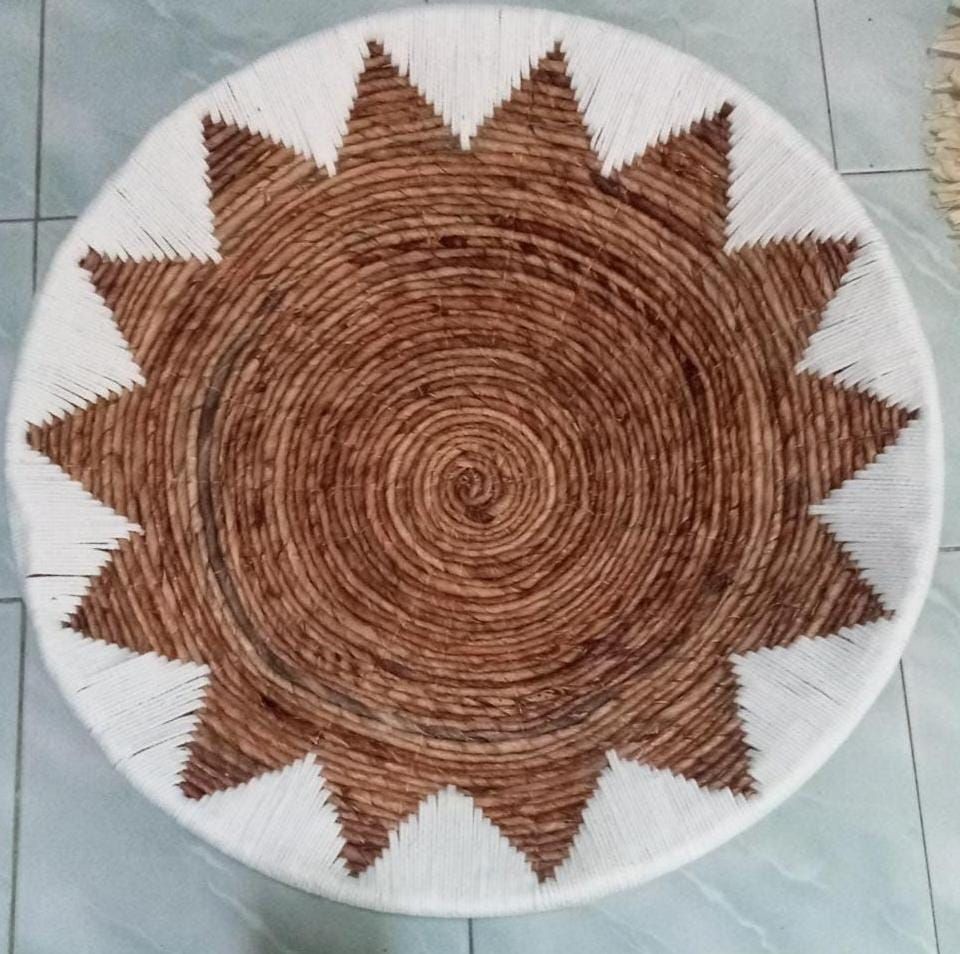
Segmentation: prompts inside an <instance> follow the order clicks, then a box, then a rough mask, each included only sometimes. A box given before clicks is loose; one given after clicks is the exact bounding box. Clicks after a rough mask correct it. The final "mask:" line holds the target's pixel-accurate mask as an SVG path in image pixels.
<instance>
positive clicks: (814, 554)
mask: <svg viewBox="0 0 960 954" xmlns="http://www.w3.org/2000/svg"><path fill="white" fill-rule="evenodd" d="M729 115H730V110H729V107H727V108H725V109H723V110H721V111H720V112H719V113H717V114H716V115H715V116H711V117H707V118H706V119H704V120H703V121H702V122H699V123H696V124H695V125H694V126H693V128H692V129H691V130H690V131H689V133H687V134H684V135H681V136H678V137H675V138H673V139H672V140H670V141H669V142H667V143H665V144H663V145H659V146H656V147H654V148H651V149H650V150H648V151H647V152H646V153H645V154H644V155H643V157H642V158H641V159H639V160H637V161H636V162H634V163H633V164H632V165H631V166H629V167H627V168H626V169H624V170H622V171H621V172H619V173H615V174H613V175H611V176H609V177H607V176H603V175H602V174H601V171H600V164H599V161H598V160H597V158H596V157H595V156H594V154H593V152H592V150H591V147H590V142H589V138H588V135H587V133H586V130H585V127H584V125H583V121H582V119H581V116H580V113H579V110H578V108H577V104H576V101H575V99H574V96H573V93H572V91H571V89H570V83H569V80H568V78H567V76H566V71H565V66H564V61H563V58H562V56H561V55H560V53H559V52H555V53H554V54H553V55H551V56H549V57H546V58H545V59H544V60H543V61H541V63H540V65H539V67H538V69H537V70H536V72H535V73H534V75H533V76H532V77H531V79H530V80H527V81H524V83H523V86H522V89H521V90H519V91H517V92H516V93H515V94H514V95H513V97H512V98H511V99H510V100H509V101H508V102H507V103H505V104H504V105H503V106H501V107H500V108H499V109H498V110H497V112H496V114H495V116H494V118H493V119H492V120H490V121H489V122H488V123H487V124H485V125H484V127H483V128H482V129H481V130H480V132H479V133H478V135H477V137H476V139H475V141H474V142H473V144H472V148H471V149H470V150H469V151H463V150H461V148H460V145H459V143H458V142H457V141H456V140H455V139H454V137H453V135H452V134H451V133H450V131H449V130H448V129H447V128H446V127H445V126H444V124H443V123H442V121H441V120H440V119H439V118H438V117H437V116H436V115H435V114H434V112H433V110H432V108H431V107H430V106H428V105H427V104H426V103H425V101H424V100H423V98H422V97H421V96H420V95H419V94H418V93H417V92H416V91H415V90H414V89H413V88H412V87H411V86H410V85H409V83H408V82H407V81H406V80H405V79H403V78H401V77H400V76H398V75H397V71H396V70H395V69H394V68H393V66H392V65H391V63H390V62H389V60H388V59H387V58H386V57H385V56H384V55H383V53H382V50H381V49H380V48H379V47H376V46H373V47H371V51H370V56H369V58H368V60H367V63H366V69H365V72H364V74H363V76H362V77H361V79H360V84H359V89H358V96H357V101H356V105H355V107H354V110H353V112H352V114H351V120H350V124H349V128H348V134H347V136H346V139H345V142H344V145H343V148H342V150H341V152H340V157H339V161H338V167H337V174H336V175H335V176H333V177H328V176H327V175H326V174H324V173H322V172H321V171H319V170H318V169H317V167H316V166H315V165H314V164H313V163H312V162H311V161H310V160H307V159H303V158H299V157H297V156H295V155H294V154H293V153H292V152H290V151H289V150H286V149H283V148H281V147H279V146H277V145H276V144H275V143H273V142H271V141H269V140H266V139H264V138H262V137H260V136H257V135H253V134H251V133H250V132H248V131H246V130H241V129H238V128H237V127H235V126H230V125H226V124H223V123H219V122H214V121H212V120H208V121H207V123H206V127H205V136H206V143H207V148H208V150H209V175H210V182H211V188H212V193H213V198H212V201H211V209H212V211H213V214H214V217H215V229H216V234H217V237H218V239H219V241H220V244H221V250H222V253H223V261H222V262H221V263H218V264H210V263H200V262H168V261H163V262H126V261H118V260H114V259H110V258H108V257H105V256H103V255H101V254H98V253H97V252H95V251H91V252H90V253H89V254H88V255H87V257H86V258H85V259H84V267H85V268H86V269H87V270H88V271H89V273H90V276H91V280H92V282H93V285H94V286H95V288H96V289H97V291H98V292H99V293H100V294H101V295H102V296H103V298H104V300H105V301H106V302H107V304H108V306H109V307H110V309H111V311H112V312H113V313H114V315H115V317H116V320H117V322H118V325H119V326H120V328H121V331H122V332H123V334H124V336H125V337H126V338H127V340H128V341H129V343H130V346H131V348H132V350H133V353H134V355H135V357H136V359H137V361H138V363H139V365H140V367H141V368H142V369H143V373H144V375H145V377H146V380H147V386H146V387H144V388H140V389H138V390H136V391H134V392H132V393H128V394H124V395H123V396H122V397H119V398H115V399H111V400H106V401H101V402H98V403H96V404H94V405H92V406H91V407H90V408H89V409H87V410H84V411H80V412H78V413H76V414H73V415H70V416H68V417H65V418H63V419H62V420H58V421H55V422H54V423H53V424H51V425H46V426H42V427H36V428H34V429H33V430H32V431H31V434H30V441H31V444H32V445H33V446H34V447H35V448H37V449H38V450H41V451H42V452H43V453H44V454H47V455H48V456H49V457H50V458H52V459H53V460H54V461H55V462H56V463H58V464H59V465H60V466H61V467H63V468H64V469H65V470H66V471H67V472H68V473H70V474H71V475H73V476H75V477H76V478H77V479H80V480H81V481H82V482H83V484H84V486H85V487H86V488H87V489H89V490H90V491H91V492H92V493H93V494H94V495H96V496H97V497H98V498H99V499H101V500H103V501H105V502H106V503H107V504H109V505H110V506H111V507H113V508H115V509H116V510H118V511H119V512H121V513H123V514H125V515H127V516H128V517H129V518H131V519H132V520H135V521H137V522H138V523H140V524H141V525H142V526H143V527H144V531H145V532H144V534H143V535H142V536H139V537H136V538H134V539H133V540H132V541H130V542H129V543H127V544H125V545H124V546H123V547H122V549H121V551H120V552H119V554H118V555H117V556H116V558H115V559H114V560H113V561H112V562H111V563H110V564H109V566H108V567H107V568H106V569H105V570H104V572H103V573H102V575H101V576H100V577H98V578H97V580H96V581H95V583H94V585H93V586H92V588H91V589H90V591H89V593H88V595H87V596H86V597H85V598H84V600H83V602H82V604H81V606H80V609H79V611H78V612H77V614H76V617H75V619H73V620H72V621H71V622H72V625H74V626H75V627H76V628H78V629H80V630H82V631H84V632H87V633H90V634H91V635H93V636H95V637H97V638H100V639H106V640H110V641H112V642H115V643H118V644H120V645H124V646H129V647H131V648H133V649H136V650H137V651H141V652H145V651H149V650H154V651H157V652H159V653H161V654H163V655H166V656H169V657H174V658H180V659H189V660H194V661H197V662H205V663H208V664H210V666H211V668H212V671H213V675H212V683H211V688H210V691H209V692H208V695H207V700H206V703H205V708H204V711H203V714H202V718H201V723H200V727H199V729H198V731H197V734H196V736H195V739H194V741H193V743H192V746H191V755H190V760H189V763H188V765H187V767H186V769H185V772H184V776H183V789H184V791H185V792H186V793H187V794H188V795H189V796H191V797H201V796H203V795H205V794H207V793H210V792H214V791H217V790H220V789H223V788H225V787H229V786H233V785H236V784H238V783H240V782H242V781H244V780H246V779H248V778H250V777H252V776H255V775H258V774H260V773H262V772H264V771H267V770H269V769H273V768H277V767H280V766H283V765H285V764H288V763H289V762H291V761H293V760H295V759H297V758H299V757H300V756H302V755H303V754H304V753H305V752H310V751H313V752H317V753H318V757H319V758H320V761H321V763H322V765H323V771H324V776H325V779H326V783H327V785H328V787H329V789H330V791H331V793H332V797H333V799H334V801H335V804H336V807H337V811H338V814H339V817H340V820H341V822H342V824H343V828H344V834H345V837H346V839H347V848H346V849H345V852H344V853H345V857H346V858H347V860H348V863H349V864H350V865H351V867H352V869H353V870H355V871H359V870H362V869H363V868H364V867H366V866H367V865H369V864H370V862H371V861H372V860H373V859H374V858H376V857H377V855H378V854H379V853H380V852H381V851H382V849H383V848H384V846H385V844H386V840H387V835H388V833H389V831H390V830H391V829H393V828H394V827H395V826H396V824H397V823H398V821H399V820H400V819H402V818H404V817H405V816H406V815H408V814H410V813H411V812H413V811H415V810H416V807H417V805H418V804H419V802H420V801H421V799H422V798H424V797H425V796H426V795H428V794H430V793H432V792H434V791H436V790H438V789H439V788H441V787H443V786H444V785H448V784H452V785H455V786H456V787H457V788H459V789H460V790H461V791H463V792H466V793H468V794H470V795H472V796H473V798H474V799H475V801H476V803H477V804H478V805H479V806H480V807H481V808H482V809H483V810H484V812H485V813H486V814H487V815H488V816H489V817H490V818H491V819H492V820H494V821H495V822H496V823H497V824H498V825H499V826H500V828H501V829H502V830H503V832H504V833H505V834H506V835H507V837H509V838H510V840H511V841H512V842H513V843H514V844H515V845H517V846H518V847H520V848H522V850H524V851H525V852H526V853H527V855H528V857H529V858H530V860H531V862H532V863H533V865H534V867H535V868H536V870H537V871H538V873H539V874H540V875H541V876H547V875H549V874H550V873H551V872H552V871H553V869H554V868H555V866H556V865H557V864H558V863H559V862H560V861H562V859H563V858H564V857H565V855H566V853H567V851H568V849H569V844H570V841H571V839H572V837H573V834H574V833H575V831H576V830H577V828H578V826H579V825H580V821H581V816H582V810H583V805H584V803H585V801H586V800H587V798H588V797H589V795H590V793H591V792H592V790H593V788H594V785H595V783H596V777H597V774H598V772H599V771H600V768H601V767H602V765H603V763H604V758H605V753H606V752H607V751H609V750H611V749H613V750H616V751H617V752H619V753H620V754H621V755H623V756H625V757H631V758H632V757H635V758H640V759H642V760H644V761H645V762H648V763H650V764H652V765H654V766H657V767H662V768H667V769H670V770H672V771H674V772H677V773H680V774H684V775H686V776H687V777H689V778H691V779H694V780H696V781H697V782H698V783H700V784H702V785H705V786H711V787H724V786H729V787H730V788H732V789H733V790H734V791H737V792H743V793H749V792H750V791H751V789H752V780H751V777H750V774H749V769H748V760H747V748H746V744H745V741H744V738H743V734H742V730H741V727H740V723H739V720H738V717H737V711H736V703H735V686H734V679H733V674H732V672H731V670H730V668H729V663H728V659H729V657H730V655H731V654H732V653H736V652H741V653H742V652H746V651H749V650H753V649H758V648H760V647H762V646H776V645H785V644H787V643H789V642H791V641H793V640H795V639H796V638H798V637H799V636H801V635H819V634H827V633H833V632H836V631H837V630H839V629H840V628H842V627H843V626H849V625H855V624H857V623H863V622H867V621H870V620H875V619H877V618H879V617H880V616H881V615H883V613H884V608H883V606H882V605H881V603H880V600H879V599H878V598H877V596H876V594H875V593H874V592H873V591H872V590H871V588H870V587H869V585H868V584H867V583H866V582H865V581H864V580H863V579H862V578H861V576H860V575H859V573H858V571H857V568H856V567H855V565H854V564H853V563H852V561H851V560H850V558H849V557H848V556H847V555H846V554H845V553H844V552H843V551H842V550H841V548H840V546H839V545H838V544H837V542H836V541H835V540H834V539H833V537H832V536H831V535H830V534H829V533H828V531H827V530H826V529H825V527H824V526H823V525H822V524H821V523H820V522H819V521H818V520H817V519H816V518H814V517H813V516H811V515H809V513H808V507H809V506H810V504H812V503H815V502H817V501H820V500H822V499H823V498H824V497H825V496H826V495H827V494H828V493H829V492H830V490H831V489H833V488H835V487H837V486H839V485H840V484H841V483H842V482H843V481H844V480H845V479H847V478H848V477H850V476H852V475H853V474H854V473H855V472H856V471H857V470H859V469H860V468H862V467H863V466H865V465H866V464H867V463H869V462H870V461H871V460H873V459H874V458H875V456H876V455H877V453H878V452H879V451H880V450H881V449H883V448H884V447H885V446H886V445H887V444H889V443H890V442H891V441H893V440H894V439H895V438H896V436H897V434H898V432H899V430H900V429H901V428H902V427H904V426H905V425H906V423H907V421H908V419H909V414H908V413H907V412H906V411H904V410H903V409H901V408H898V407H895V406H892V405H889V404H886V403H883V402H881V401H880V400H878V399H875V398H873V397H871V396H869V395H868V394H866V393H864V392H859V391H852V390H847V389H844V388H842V387H839V386H837V385H835V384H833V383H831V382H830V381H829V380H825V379H822V378H819V377H816V376H814V375H812V374H798V373H796V372H795V370H794V368H795V366H796V365H797V363H798V361H799V359H800V357H801V355H802V353H803V349H804V347H805V346H806V343H807V341H808V339H809V336H810V335H811V334H812V333H813V331H814V330H815V329H816V327H817V324H818V322H819V320H820V315H821V312H822V309H823V308H824V306H825V305H826V304H827V302H828V301H829V300H830V299H831V297H832V296H833V294H834V293H835V291H836V289H837V287H838V285H839V283H840V281H841V279H842V277H843V275H844V273H845V271H846V269H847V267H848V265H849V263H850V262H851V259H852V257H853V255H854V252H855V248H854V247H853V246H852V245H850V244H849V243H846V242H842V241H826V242H815V241H812V240H805V241H795V242H794V241H784V242H777V243H771V244H770V245H768V246H765V247H755V248H748V249H745V250H743V251H742V252H739V253H737V254H726V253H725V252H724V244H725V232H724V229H725V221H726V214H727V200H726V194H727V189H728V185H729V169H728V148H729V146H728V144H729Z"/></svg>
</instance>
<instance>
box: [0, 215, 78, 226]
mask: <svg viewBox="0 0 960 954" xmlns="http://www.w3.org/2000/svg"><path fill="white" fill-rule="evenodd" d="M76 218H77V216H75V215H40V216H36V217H35V216H32V215H24V216H20V218H16V217H14V218H10V219H0V225H29V224H30V223H31V222H73V221H74V220H75V219H76Z"/></svg>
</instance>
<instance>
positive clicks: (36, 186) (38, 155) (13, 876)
mask: <svg viewBox="0 0 960 954" xmlns="http://www.w3.org/2000/svg"><path fill="white" fill-rule="evenodd" d="M46 39H47V0H40V34H39V37H38V44H39V47H38V50H37V120H36V122H37V128H36V136H35V138H34V149H35V150H36V152H35V153H34V158H33V162H34V166H33V252H32V260H31V277H32V286H33V292H34V294H36V291H37V280H38V278H39V275H38V271H39V243H40V178H41V172H42V169H43V165H42V164H43V85H44V75H43V69H44V59H45V53H46ZM26 659H27V614H26V611H25V608H24V606H23V604H22V603H21V604H20V660H19V668H18V672H17V748H16V756H15V762H14V782H13V835H12V846H11V852H10V854H11V858H10V865H11V871H10V911H9V918H10V921H9V924H8V925H7V950H8V954H14V952H15V949H16V944H17V890H18V887H19V884H18V882H19V877H18V875H19V871H20V808H21V806H20V795H21V782H22V775H23V713H24V704H23V692H24V682H25V674H26Z"/></svg>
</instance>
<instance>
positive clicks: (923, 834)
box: [900, 659, 940, 954]
mask: <svg viewBox="0 0 960 954" xmlns="http://www.w3.org/2000/svg"><path fill="white" fill-rule="evenodd" d="M900 686H901V687H902V689H903V709H904V713H905V714H906V717H907V738H908V739H909V741H910V762H911V764H912V765H913V786H914V791H915V792H916V796H917V816H918V817H919V819H920V841H921V843H922V845H923V864H924V867H925V868H926V871H927V894H928V896H929V898H930V920H931V922H932V923H933V944H934V948H935V949H936V952H937V954H940V932H939V930H938V928H937V905H936V902H935V901H934V898H933V877H932V876H931V874H930V853H929V852H928V851H927V830H926V826H925V825H924V823H923V801H922V800H921V797H920V777H919V775H917V753H916V750H915V749H914V747H913V722H912V721H911V719H910V699H909V696H908V693H907V674H906V672H905V670H904V668H903V660H902V659H901V660H900Z"/></svg>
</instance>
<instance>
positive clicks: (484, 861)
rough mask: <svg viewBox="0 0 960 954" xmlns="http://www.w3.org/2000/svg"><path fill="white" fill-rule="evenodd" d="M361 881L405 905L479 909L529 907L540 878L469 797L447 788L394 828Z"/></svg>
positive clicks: (452, 910)
mask: <svg viewBox="0 0 960 954" xmlns="http://www.w3.org/2000/svg"><path fill="white" fill-rule="evenodd" d="M360 880H361V883H362V884H363V885H364V886H365V887H367V888H369V889H370V890H371V891H372V892H373V895H374V897H377V898H381V899H382V900H383V902H384V903H386V902H387V901H389V903H390V905H391V906H394V905H397V904H398V903H399V904H400V905H402V907H403V908H404V910H407V911H410V912H411V913H415V912H416V911H417V910H418V909H419V910H430V911H436V910H438V909H439V908H441V907H442V908H444V909H445V910H449V912H450V913H451V914H454V913H456V912H457V911H458V910H461V911H468V910H469V911H473V912H474V913H476V912H477V909H478V905H480V904H483V905H489V906H490V908H491V910H495V909H497V908H501V907H503V906H510V905H514V904H516V905H518V906H519V907H524V906H525V899H529V898H531V897H532V896H533V895H534V894H536V891H537V878H536V875H535V874H534V873H533V871H532V870H531V868H530V865H529V863H528V862H527V860H526V859H525V858H524V856H523V855H522V854H521V853H520V852H519V851H517V849H516V848H514V847H513V846H512V845H511V844H510V842H509V841H507V839H506V838H505V837H504V836H503V834H502V833H501V832H500V830H499V829H498V828H497V827H496V826H495V825H494V824H493V823H492V822H490V820H489V819H487V818H486V817H485V816H484V814H483V813H482V812H481V811H480V809H479V808H477V806H476V805H475V804H474V802H473V800H472V799H471V798H468V797H467V796H466V795H463V794H462V793H460V792H458V791H457V790H456V789H454V788H445V789H443V790H442V791H440V792H437V793H436V794H435V795H431V796H429V797H428V798H426V799H425V800H424V801H423V802H422V803H421V804H420V808H419V809H418V811H417V813H416V815H412V816H410V818H408V819H406V820H405V821H403V822H402V823H401V824H400V826H399V827H398V828H397V829H396V830H395V831H393V832H391V834H390V845H389V847H388V848H387V850H386V851H385V852H384V854H383V855H382V857H380V858H379V859H378V860H377V861H376V862H375V864H374V865H373V867H372V868H370V869H368V870H367V871H366V872H365V873H364V874H363V875H362V876H361V879H360Z"/></svg>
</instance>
